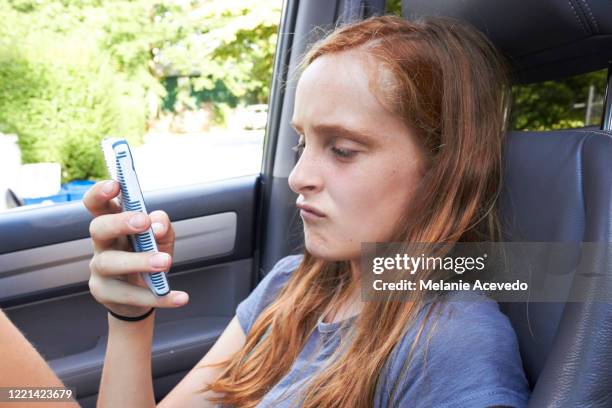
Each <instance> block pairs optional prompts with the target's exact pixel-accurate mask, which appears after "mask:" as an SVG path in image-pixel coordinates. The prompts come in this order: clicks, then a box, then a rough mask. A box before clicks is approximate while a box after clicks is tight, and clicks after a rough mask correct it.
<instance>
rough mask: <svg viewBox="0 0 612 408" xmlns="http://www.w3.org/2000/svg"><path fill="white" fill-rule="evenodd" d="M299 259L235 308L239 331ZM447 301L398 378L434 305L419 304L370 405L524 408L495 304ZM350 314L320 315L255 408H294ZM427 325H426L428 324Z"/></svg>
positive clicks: (507, 330)
mask: <svg viewBox="0 0 612 408" xmlns="http://www.w3.org/2000/svg"><path fill="white" fill-rule="evenodd" d="M302 258H303V255H301V254H298V255H289V256H287V257H284V258H282V259H281V260H279V261H278V262H277V263H276V265H275V266H274V267H273V268H272V270H271V271H270V272H269V273H268V274H267V275H266V276H265V277H264V279H263V280H262V281H261V282H260V283H259V284H258V285H257V287H256V288H255V289H254V290H253V292H252V293H251V294H250V295H249V296H248V297H247V298H246V299H244V300H243V301H242V302H241V303H240V304H239V305H238V307H237V308H236V315H237V317H238V321H239V322H240V325H241V327H242V329H243V331H244V333H245V334H246V333H248V332H249V330H250V329H251V326H252V325H253V323H254V322H255V320H256V319H257V317H258V316H259V314H260V313H261V311H262V310H263V309H265V308H266V306H268V305H269V304H270V303H271V302H272V301H273V300H274V299H275V297H276V295H278V292H279V290H280V289H281V288H282V287H283V285H284V284H285V283H286V282H287V280H288V279H289V277H290V276H291V273H292V272H293V271H294V270H295V269H296V268H297V266H298V265H299V264H300V262H301V261H302ZM466 293H467V294H466ZM446 296H448V298H447V300H448V302H446V305H445V307H443V308H438V309H440V312H439V320H438V323H437V327H436V330H435V331H434V332H433V334H432V335H431V337H430V340H429V343H428V347H427V349H424V341H419V342H418V344H417V349H416V352H415V354H414V357H413V359H412V361H411V362H410V365H409V368H408V370H407V371H406V372H405V373H401V371H402V366H403V363H404V361H405V359H406V358H407V356H408V352H409V350H410V346H411V343H412V340H413V339H414V336H415V334H416V330H417V328H418V326H419V323H420V321H421V319H422V318H423V316H424V314H425V311H426V309H427V308H429V307H431V305H432V304H433V303H431V302H430V301H428V302H426V303H425V305H424V306H423V308H422V309H421V310H420V312H419V315H418V317H417V320H418V321H417V322H416V324H414V325H412V326H411V327H412V329H409V330H408V331H407V332H406V334H405V335H404V337H403V338H402V339H401V341H400V343H398V345H397V346H396V347H395V349H394V350H393V352H392V353H391V355H390V356H389V358H388V359H387V361H386V363H385V365H384V367H383V370H382V371H381V375H380V377H379V379H378V383H377V386H376V392H375V396H374V405H373V406H374V407H377V408H384V407H426V408H450V407H466V408H469V407H478V408H482V407H489V406H495V405H501V406H511V407H525V406H527V400H528V397H529V387H528V383H527V380H526V378H525V374H524V372H523V368H522V363H521V357H520V354H519V349H518V343H517V339H516V334H515V332H514V330H513V328H512V326H511V324H510V321H509V319H508V318H507V317H506V315H504V314H503V313H502V312H501V311H500V310H499V306H498V304H497V302H495V301H493V300H490V299H488V298H486V297H485V296H484V295H483V294H480V293H475V292H461V293H460V292H450V293H449V294H447V295H446ZM462 296H478V297H479V299H478V301H470V299H465V298H462V300H459V299H460V298H461V297H462ZM466 300H468V301H466ZM356 317H357V316H353V317H351V318H348V319H346V320H343V321H339V322H333V323H325V322H323V321H322V319H321V318H319V321H318V323H317V330H315V331H314V332H313V334H312V335H311V336H310V337H309V338H308V340H307V342H306V344H305V345H304V348H303V349H302V351H301V353H300V354H299V355H298V357H297V359H296V361H295V362H294V363H293V366H292V367H291V369H290V371H289V372H288V373H287V374H286V375H285V376H284V377H283V378H282V379H281V380H280V381H279V382H278V383H277V384H276V385H275V386H274V387H273V388H272V389H270V391H269V392H268V393H267V394H266V395H265V397H264V398H263V400H262V401H261V402H260V404H259V405H258V407H261V408H264V407H265V408H271V407H275V408H289V407H295V406H299V395H298V394H299V391H302V390H303V389H304V387H305V386H307V385H308V384H307V383H308V380H309V379H311V378H312V377H313V376H314V375H315V374H316V373H317V372H319V370H321V369H322V368H324V366H325V363H326V359H327V358H328V357H329V356H330V355H331V354H332V352H333V351H334V350H335V349H336V347H338V345H339V341H340V337H341V336H342V335H343V334H345V333H347V330H348V329H347V327H348V328H350V324H351V323H352V322H353V321H354V319H355V318H356ZM342 323H344V324H342ZM425 328H426V330H427V329H428V328H429V322H428V323H426V326H425ZM425 333H426V332H425ZM425 337H427V336H425ZM421 339H423V336H422V337H421ZM400 376H401V377H400ZM400 379H401V381H400V382H399V383H398V388H397V389H396V392H395V396H394V398H393V401H389V399H390V395H391V390H392V388H393V385H394V383H395V381H396V380H400Z"/></svg>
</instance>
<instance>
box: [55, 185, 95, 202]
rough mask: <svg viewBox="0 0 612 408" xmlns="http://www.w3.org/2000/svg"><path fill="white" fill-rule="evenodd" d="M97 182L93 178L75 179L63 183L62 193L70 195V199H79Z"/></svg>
mask: <svg viewBox="0 0 612 408" xmlns="http://www.w3.org/2000/svg"><path fill="white" fill-rule="evenodd" d="M94 184H96V182H95V181H91V180H74V181H71V182H69V183H65V184H64V185H62V193H65V194H67V195H68V201H77V200H81V199H82V198H83V195H85V193H86V192H87V190H89V189H90V188H91V186H93V185H94Z"/></svg>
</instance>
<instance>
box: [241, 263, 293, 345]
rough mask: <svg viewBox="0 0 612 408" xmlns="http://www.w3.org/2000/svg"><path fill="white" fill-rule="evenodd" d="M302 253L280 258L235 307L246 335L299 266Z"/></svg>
mask: <svg viewBox="0 0 612 408" xmlns="http://www.w3.org/2000/svg"><path fill="white" fill-rule="evenodd" d="M303 257H304V256H303V255H302V254H297V255H289V256H286V257H284V258H281V259H280V260H279V261H278V262H276V264H275V265H274V267H272V269H271V270H270V272H268V273H267V274H266V276H265V277H264V278H263V279H262V280H261V281H260V282H259V284H257V286H256V287H255V289H253V291H252V292H251V293H250V294H249V296H247V297H246V298H245V299H244V300H242V301H241V302H240V303H239V304H238V306H237V307H236V317H237V318H238V322H239V323H240V327H242V331H243V332H244V334H245V335H246V334H247V333H248V332H249V330H251V326H253V323H254V322H255V320H256V319H257V317H258V316H259V314H260V313H261V312H262V310H263V309H265V308H266V307H267V306H268V305H269V304H270V303H272V301H274V299H275V298H276V296H277V294H278V292H279V291H280V290H281V289H282V287H283V286H284V285H285V283H287V281H288V280H289V277H290V276H291V273H292V272H293V271H294V270H295V269H296V268H297V267H298V266H299V264H300V262H301V261H302V259H303Z"/></svg>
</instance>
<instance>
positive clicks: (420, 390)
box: [383, 299, 530, 408]
mask: <svg viewBox="0 0 612 408" xmlns="http://www.w3.org/2000/svg"><path fill="white" fill-rule="evenodd" d="M439 319H440V320H439V321H438V323H437V327H436V330H435V331H433V332H432V335H431V337H430V340H429V345H428V347H427V348H425V349H424V348H423V344H426V343H427V340H426V339H425V341H424V342H419V346H417V351H418V353H417V356H415V359H414V360H413V361H415V363H416V365H417V367H416V370H414V367H413V369H408V371H409V372H410V373H417V374H416V375H414V374H413V375H412V378H410V379H408V378H402V377H401V374H400V369H401V367H400V366H401V365H402V364H400V362H401V363H403V362H404V361H405V359H406V358H405V357H407V350H408V347H406V345H402V346H403V347H404V349H403V350H402V349H401V348H400V350H399V354H398V356H402V357H403V358H402V357H400V358H396V359H394V362H393V364H392V366H391V372H390V377H391V378H392V377H394V376H395V378H400V379H401V381H400V383H402V382H403V386H400V387H399V390H400V391H399V393H398V394H397V398H393V400H394V401H399V404H397V405H389V406H399V407H409V406H410V407H412V406H414V407H431V408H451V407H452V408H459V407H461V408H472V407H473V408H483V407H492V406H508V407H516V408H522V407H526V406H527V402H528V398H529V393H530V391H529V385H528V382H527V379H526V377H525V373H524V371H523V365H522V361H521V356H520V353H519V348H518V341H517V338H516V333H515V332H514V329H513V328H512V325H511V324H510V320H509V319H508V317H507V316H506V315H504V314H503V313H502V312H501V311H500V310H499V306H498V304H497V302H494V301H492V300H490V299H489V300H486V301H485V300H481V301H473V302H465V301H455V302H452V301H451V302H449V303H448V304H447V305H445V307H443V308H442V309H441V311H440V312H439ZM424 337H425V338H427V336H424ZM408 346H409V345H408ZM425 350H426V351H425ZM390 385H391V384H390V383H387V384H386V386H387V390H386V392H385V394H386V395H387V396H389V392H390ZM383 406H384V405H383Z"/></svg>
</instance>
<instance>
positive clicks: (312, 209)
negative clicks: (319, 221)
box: [297, 203, 325, 217]
mask: <svg viewBox="0 0 612 408" xmlns="http://www.w3.org/2000/svg"><path fill="white" fill-rule="evenodd" d="M297 207H298V208H299V209H300V210H302V211H305V212H309V213H311V214H313V215H316V216H318V217H325V214H323V212H321V211H319V210H318V209H317V208H315V207H313V206H311V205H307V204H301V203H300V204H297Z"/></svg>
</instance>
